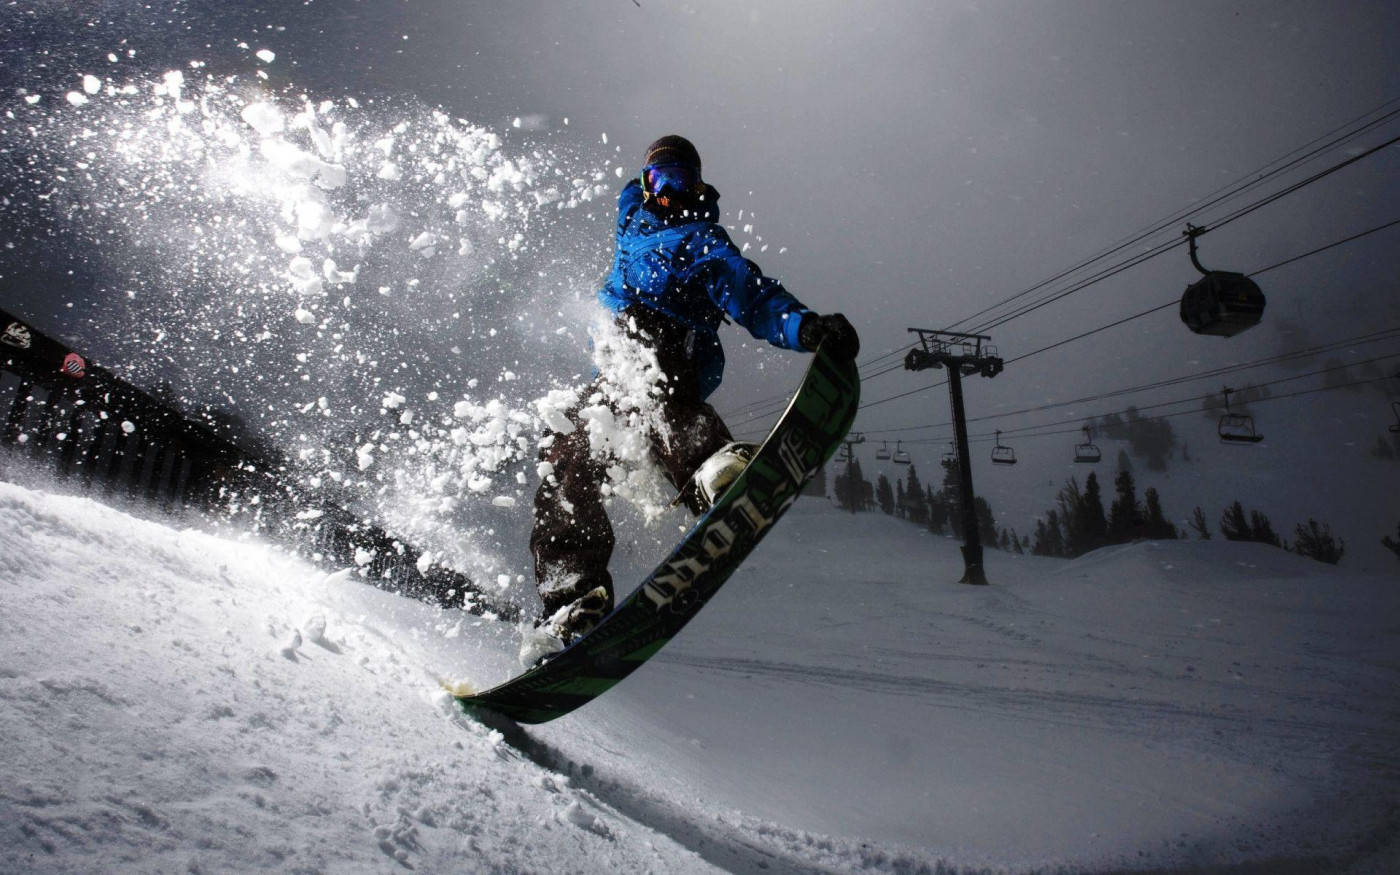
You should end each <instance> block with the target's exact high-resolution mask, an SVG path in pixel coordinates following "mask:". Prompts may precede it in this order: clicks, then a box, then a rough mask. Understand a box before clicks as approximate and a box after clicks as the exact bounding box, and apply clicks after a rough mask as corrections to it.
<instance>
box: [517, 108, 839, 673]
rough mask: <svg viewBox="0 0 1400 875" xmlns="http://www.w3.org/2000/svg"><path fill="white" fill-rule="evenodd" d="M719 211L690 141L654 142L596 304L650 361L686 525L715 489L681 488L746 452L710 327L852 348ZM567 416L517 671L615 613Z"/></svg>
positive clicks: (799, 344) (584, 453) (584, 449)
mask: <svg viewBox="0 0 1400 875" xmlns="http://www.w3.org/2000/svg"><path fill="white" fill-rule="evenodd" d="M718 199H719V193H718V192H716V191H715V189H714V188H713V187H711V186H710V185H708V184H707V183H705V182H704V181H703V180H702V178H701V175H700V155H699V153H698V152H697V151H696V149H695V146H694V145H692V144H691V143H690V141H689V140H687V139H685V138H684V137H680V136H676V135H670V136H665V137H662V138H661V139H659V140H657V141H656V142H654V143H652V144H651V145H650V146H649V147H648V148H647V150H646V156H645V158H644V160H643V161H642V169H641V173H640V175H639V178H637V179H633V180H631V181H629V182H628V183H627V184H626V185H625V186H623V189H622V192H621V193H620V194H619V196H618V202H617V207H618V218H617V248H616V252H615V254H614V257H613V266H612V271H611V273H610V274H609V275H608V277H607V279H606V281H605V282H604V284H603V287H602V289H600V290H599V292H598V300H599V302H600V303H601V304H602V305H603V306H604V307H606V308H607V309H608V310H609V311H611V312H612V313H613V314H615V318H616V320H617V323H618V326H619V328H620V329H621V330H622V331H623V332H625V334H626V335H627V337H629V338H631V340H632V341H635V342H636V343H639V344H641V345H643V346H644V347H646V348H647V349H649V350H651V351H652V352H654V353H655V356H656V363H657V365H658V366H659V368H660V371H661V373H662V380H661V385H660V388H661V389H662V391H660V392H657V393H656V394H655V395H654V396H653V397H655V399H656V403H657V404H658V405H659V409H658V410H657V411H656V413H657V414H658V418H659V420H660V421H661V422H662V423H663V424H664V432H663V431H662V430H657V429H653V430H652V431H651V433H650V434H649V435H648V440H649V444H650V448H651V453H652V456H653V458H654V459H655V461H656V462H658V463H659V464H660V466H661V468H662V469H663V470H664V472H665V474H666V477H667V479H668V480H670V482H671V484H672V485H673V486H675V487H676V489H677V490H680V493H681V497H680V500H681V501H682V502H683V503H685V504H686V505H687V507H689V509H690V510H691V511H692V512H695V513H697V514H698V513H701V512H703V511H704V509H705V507H706V506H707V504H708V499H709V498H712V497H713V492H714V491H715V490H717V489H718V488H719V487H718V484H713V483H712V484H708V485H709V486H710V489H709V490H708V491H707V490H706V489H705V488H704V487H705V486H706V485H707V484H704V483H701V484H699V486H700V488H692V487H688V486H687V484H688V483H689V481H690V480H691V477H692V475H693V474H695V472H696V471H697V469H700V468H701V466H702V465H703V464H704V463H705V462H706V461H707V460H710V459H712V458H715V459H717V460H718V462H719V464H715V463H711V464H710V465H706V466H705V468H706V471H709V470H710V469H712V468H717V469H719V470H720V471H721V472H724V471H726V470H727V471H728V472H730V474H731V476H732V473H733V472H734V471H735V469H736V468H738V467H741V466H742V464H743V463H744V461H746V459H747V457H748V455H749V452H750V449H751V445H739V444H736V443H735V442H734V441H733V438H732V436H731V435H730V433H729V429H728V428H726V427H725V424H724V422H723V421H722V420H721V419H720V417H719V414H718V413H716V412H715V410H714V408H713V407H711V406H710V405H709V404H707V403H706V402H705V399H706V398H707V397H708V396H709V395H710V393H711V392H713V391H714V390H715V388H716V387H717V386H718V385H719V383H720V379H721V377H722V374H723V370H724V351H723V349H722V348H721V346H720V340H719V334H718V329H719V326H720V323H721V322H723V321H727V319H732V320H733V321H735V322H737V323H739V324H740V325H742V326H743V327H744V328H746V329H748V330H749V332H750V333H751V334H752V335H753V336H754V337H756V338H759V339H762V340H766V341H768V342H769V343H771V344H773V345H774V346H778V347H781V348H783V349H791V350H797V351H802V352H811V351H814V350H815V349H816V348H817V346H818V345H819V344H821V343H823V342H825V343H827V344H831V345H832V346H831V348H832V349H833V350H835V351H837V352H838V353H839V354H840V355H841V356H843V357H849V358H854V357H855V356H856V354H857V352H858V351H859V348H860V341H859V339H858V337H857V335H856V331H855V329H854V328H853V327H851V324H850V322H848V321H847V320H846V317H844V316H842V315H841V314H839V313H836V314H831V315H825V316H823V315H818V314H816V313H814V312H812V311H811V310H809V309H807V308H806V307H805V306H803V305H802V304H801V303H800V302H799V301H798V300H797V299H796V298H794V297H793V296H792V295H791V294H789V293H788V291H787V290H786V289H784V288H783V286H782V285H781V284H780V283H779V282H778V281H777V280H774V279H772V278H770V277H766V276H764V275H763V273H762V271H761V270H760V269H759V267H758V265H756V264H754V263H753V262H752V261H750V260H748V259H746V258H744V256H743V255H742V254H741V253H740V251H739V248H738V247H737V246H735V245H734V243H733V242H732V241H731V240H730V239H729V235H728V234H727V233H725V231H724V229H723V228H722V227H721V226H720V225H719V224H718V220H719V208H718V205H717V201H718ZM726 317H727V319H726ZM605 377H606V375H602V376H601V377H600V379H603V378H605ZM568 418H569V420H570V421H571V422H572V423H573V425H574V428H573V430H572V431H570V432H568V433H556V434H552V435H549V436H547V438H546V440H545V441H544V442H543V445H544V449H543V451H542V452H541V461H543V462H545V463H547V464H546V465H545V466H544V467H543V469H542V470H544V471H547V472H550V473H548V474H546V475H545V476H544V478H543V482H541V484H540V486H539V490H538V491H537V493H536V495H535V520H534V528H533V530H532V532H531V535H530V550H531V552H532V553H533V555H534V560H535V579H536V585H537V586H538V587H539V593H540V600H541V602H543V605H544V610H543V613H542V615H541V617H540V619H539V621H538V622H537V623H536V626H535V629H534V631H533V632H532V633H530V634H527V635H526V636H525V641H524V642H523V644H522V647H521V654H520V656H521V661H522V663H524V664H526V665H527V666H528V665H531V664H533V663H535V662H537V661H538V660H539V659H540V658H542V657H544V656H547V655H549V654H550V653H552V652H556V651H558V650H561V649H563V648H564V647H566V646H568V645H569V644H570V643H572V642H573V641H574V640H576V639H578V638H579V637H581V636H583V635H584V634H586V633H587V632H588V631H589V630H590V629H592V628H593V627H594V626H595V625H597V623H598V621H599V620H601V619H602V618H603V617H605V616H606V615H607V614H608V613H609V612H610V611H611V610H612V606H613V586H612V577H611V575H610V574H609V573H608V560H609V557H610V556H611V555H612V550H613V544H614V536H613V530H612V525H611V524H610V522H609V521H608V517H607V513H606V511H605V510H604V507H603V499H602V493H601V487H602V484H603V481H604V479H605V477H606V473H607V463H606V461H605V460H603V459H599V458H595V457H594V455H593V454H592V452H591V451H590V447H589V436H588V429H587V427H586V425H585V424H584V423H583V421H582V420H581V419H580V417H579V408H578V407H575V408H574V409H572V410H570V411H569V412H568ZM720 476H723V474H721V475H720Z"/></svg>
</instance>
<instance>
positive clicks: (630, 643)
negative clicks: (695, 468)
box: [456, 349, 860, 723]
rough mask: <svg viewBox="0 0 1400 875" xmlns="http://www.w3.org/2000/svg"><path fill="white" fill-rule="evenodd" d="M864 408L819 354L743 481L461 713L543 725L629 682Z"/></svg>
mask: <svg viewBox="0 0 1400 875" xmlns="http://www.w3.org/2000/svg"><path fill="white" fill-rule="evenodd" d="M859 402H860V374H859V372H858V371H857V369H856V365H855V362H853V361H849V360H846V361H840V360H837V359H835V358H833V357H832V356H831V355H830V354H828V353H827V352H825V351H824V350H821V349H819V350H818V351H817V353H816V355H815V356H814V357H813V360H812V364H811V366H810V367H809V368H808V369H807V373H806V375H805V376H804V377H803V379H802V383H801V385H800V386H799V387H798V390H797V393H796V394H795V395H794V396H793V399H792V401H791V402H790V403H789V404H788V407H787V410H786V411H784V413H783V415H782V417H780V418H779V420H778V424H777V425H776V426H774V428H773V431H772V432H770V433H769V435H768V438H767V439H766V440H765V441H764V442H763V444H762V445H761V446H760V447H759V449H758V451H757V452H756V453H755V454H754V457H753V459H752V461H750V462H749V464H748V465H747V466H746V467H745V468H744V471H743V473H741V474H740V475H739V477H738V478H737V479H736V480H735V481H734V482H733V483H732V484H730V486H729V488H728V489H726V490H725V492H724V494H723V495H721V496H720V497H719V500H718V501H716V502H715V504H714V506H713V507H711V508H710V509H709V511H707V512H706V513H705V515H704V516H703V517H701V518H700V519H699V520H698V521H697V522H696V523H695V525H694V526H693V527H692V528H691V529H690V531H689V532H687V533H686V535H685V537H684V538H683V539H682V540H681V543H680V545H679V546H677V547H676V548H675V549H674V550H673V551H671V554H670V555H669V556H667V557H666V559H665V560H664V561H663V562H662V563H661V564H660V565H658V566H657V567H656V569H655V570H654V571H652V573H651V574H650V575H648V576H647V578H646V579H645V580H644V581H642V584H641V585H640V586H638V587H637V588H636V589H635V590H633V591H632V593H631V594H630V595H628V596H627V597H626V598H625V599H623V600H622V602H621V603H620V604H619V605H618V606H617V608H616V609H614V610H613V612H612V613H611V614H609V615H608V616H607V617H605V618H604V619H603V621H602V622H601V623H599V624H598V626H596V627H595V628H594V629H593V630H592V631H590V632H589V633H588V634H587V635H585V636H584V637H583V638H581V639H579V640H578V641H576V642H575V643H574V644H573V645H571V646H570V647H568V648H567V649H565V650H564V651H562V652H561V653H559V654H558V655H557V656H555V657H553V658H552V659H550V660H549V661H547V662H545V663H543V664H542V665H538V666H536V667H534V668H532V669H530V670H529V671H527V672H525V673H524V674H522V675H520V676H519V677H517V678H515V679H513V680H510V681H507V682H505V683H503V684H501V685H500V686H497V687H495V688H493V689H490V690H487V691H485V692H483V693H479V694H476V695H469V696H456V699H457V701H458V702H459V703H460V704H461V706H462V707H463V709H465V710H466V711H467V713H469V714H478V715H481V716H487V717H489V716H493V715H499V716H505V717H509V718H510V719H512V720H515V721H517V722H519V723H544V722H546V721H549V720H553V719H555V718H556V717H562V716H563V715H565V714H568V713H569V712H570V711H573V710H574V709H575V708H578V707H580V706H581V705H585V704H587V703H588V702H590V701H592V700H593V699H595V698H597V697H598V696H600V695H602V694H603V693H605V692H607V691H608V690H609V689H611V688H612V687H613V686H614V685H615V684H617V683H618V682H619V681H621V680H622V679H623V678H625V677H627V675H629V674H631V673H632V672H633V671H634V670H635V669H636V668H637V667H638V666H640V665H641V664H642V663H644V662H646V661H647V660H648V659H650V658H651V657H652V656H653V655H655V654H656V652H657V651H658V650H660V649H661V648H662V647H664V646H665V645H666V642H668V641H670V640H671V638H672V637H674V636H675V634H676V633H677V632H679V631H680V630H681V628H682V627H684V626H685V624H686V623H687V622H689V621H690V619H691V618H692V617H694V616H695V615H696V614H697V613H699V611H700V609H701V608H702V607H704V605H705V603H706V602H707V601H709V599H710V597H711V596H713V595H714V594H715V592H716V591H718V590H719V588H720V587H721V586H722V585H724V582H725V581H726V580H728V579H729V576H730V575H731V574H733V573H734V570H735V569H736V568H738V567H739V565H740V564H741V563H742V562H743V561H744V559H745V558H746V557H747V556H748V555H749V553H750V552H751V551H752V550H753V548H754V547H755V546H757V544H758V542H759V541H760V540H762V538H763V536H764V535H765V534H767V533H768V531H769V530H770V529H771V528H772V527H773V524H774V523H775V522H777V520H778V518H779V517H781V516H782V515H783V513H784V512H786V511H787V509H788V508H789V507H790V506H791V505H792V503H793V501H795V500H796V499H797V496H798V494H799V493H801V491H802V487H803V486H805V485H806V484H807V482H808V481H810V480H811V479H812V477H813V476H815V475H816V472H817V471H818V470H819V469H820V468H821V466H822V465H823V464H825V462H826V460H827V459H829V458H830V457H831V455H832V454H833V453H834V452H835V451H836V448H837V447H838V446H839V445H840V443H841V440H842V438H844V437H845V436H846V432H847V431H849V430H850V427H851V423H852V422H853V421H854V420H855V415H856V408H857V407H858V405H859Z"/></svg>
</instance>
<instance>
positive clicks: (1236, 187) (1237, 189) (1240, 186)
mask: <svg viewBox="0 0 1400 875" xmlns="http://www.w3.org/2000/svg"><path fill="white" fill-rule="evenodd" d="M1396 102H1400V98H1394V99H1391V100H1389V101H1386V102H1385V103H1383V104H1381V105H1380V106H1379V107H1377V108H1375V109H1373V110H1371V111H1369V112H1366V113H1363V114H1362V115H1360V116H1358V117H1357V118H1355V119H1352V120H1351V121H1349V122H1346V123H1345V124H1343V125H1341V126H1339V127H1337V128H1334V129H1332V131H1329V132H1328V133H1326V134H1323V135H1322V136H1321V137H1318V138H1316V139H1314V140H1312V141H1310V142H1308V143H1305V144H1304V145H1302V146H1300V147H1298V148H1297V149H1294V150H1293V151H1292V152H1289V153H1287V154H1285V155H1283V156H1281V157H1279V158H1276V159H1274V160H1273V161H1271V162H1269V164H1265V165H1264V167H1263V168H1260V170H1259V171H1255V173H1259V174H1260V175H1258V176H1257V177H1256V178H1254V179H1250V180H1249V181H1247V182H1246V181H1245V180H1246V179H1247V177H1249V176H1253V175H1254V174H1253V173H1251V174H1246V176H1244V177H1240V178H1239V179H1237V180H1235V181H1234V182H1231V183H1228V184H1226V185H1225V186H1222V187H1221V188H1219V189H1216V190H1215V192H1212V193H1211V194H1208V195H1206V197H1205V198H1202V199H1201V200H1199V201H1197V202H1196V203H1195V204H1192V205H1191V206H1189V207H1187V208H1185V209H1183V210H1178V211H1177V212H1176V213H1173V214H1172V215H1170V216H1168V217H1167V218H1165V219H1162V220H1159V221H1158V222H1156V223H1155V224H1152V225H1150V226H1149V227H1148V228H1147V229H1145V230H1143V231H1140V232H1138V233H1137V234H1135V235H1132V236H1130V237H1129V238H1128V239H1126V240H1124V241H1122V242H1121V243H1118V244H1116V245H1114V246H1112V247H1111V248H1109V249H1107V250H1105V251H1103V252H1101V253H1099V254H1098V255H1095V256H1093V257H1091V258H1088V259H1086V260H1084V261H1082V262H1080V263H1079V264H1076V265H1074V266H1073V267H1070V268H1067V269H1065V270H1063V271H1061V272H1059V273H1057V274H1055V275H1054V276H1052V277H1049V278H1047V279H1044V280H1041V281H1040V282H1038V283H1036V284H1035V285H1033V286H1031V287H1030V288H1028V289H1025V290H1023V291H1021V292H1018V293H1016V294H1014V295H1012V296H1010V297H1008V298H1005V299H1003V300H1001V301H999V302H997V303H995V304H992V305H991V306H989V307H985V308H983V309H982V310H979V311H978V312H976V313H974V314H972V315H971V316H968V317H966V318H964V319H960V320H958V321H957V322H954V323H953V324H952V325H950V326H948V327H949V328H950V329H951V328H956V327H957V326H959V325H962V324H963V323H965V322H970V321H972V320H973V319H976V318H977V317H978V316H982V315H984V314H986V313H989V312H991V311H993V310H995V309H997V308H998V307H1002V306H1005V305H1006V304H1009V303H1011V302H1012V301H1015V300H1018V299H1019V298H1023V297H1025V296H1026V295H1028V294H1030V293H1032V292H1034V291H1036V290H1038V289H1041V288H1044V287H1045V286H1048V285H1050V284H1051V283H1054V282H1056V281H1058V280H1061V279H1064V278H1065V277H1067V276H1069V275H1070V274H1072V273H1075V272H1077V271H1079V270H1082V269H1083V268H1085V267H1088V266H1089V265H1091V264H1094V263H1095V262H1097V261H1101V260H1103V259H1105V258H1107V257H1108V256H1110V255H1113V254H1114V253H1117V252H1121V251H1122V250H1124V249H1126V248H1128V247H1129V246H1132V245H1133V244H1135V243H1138V242H1141V241H1143V240H1145V239H1147V238H1148V237H1151V236H1152V235H1153V234H1156V233H1159V232H1160V231H1162V230H1164V229H1166V228H1170V227H1173V226H1174V225H1176V224H1177V223H1179V222H1180V221H1181V220H1182V219H1184V218H1186V217H1188V216H1190V215H1191V214H1193V213H1196V212H1200V211H1201V210H1205V209H1208V208H1210V207H1212V206H1215V205H1216V204H1218V203H1221V202H1223V201H1225V200H1228V199H1230V198H1232V197H1235V196H1237V195H1240V194H1243V193H1244V192H1246V191H1248V190H1249V189H1251V188H1254V187H1255V186H1258V185H1260V184H1262V183H1263V182H1264V181H1266V180H1268V179H1270V178H1271V177H1273V176H1276V175H1278V174H1280V173H1283V172H1285V171H1287V170H1291V169H1292V168H1294V167H1297V166H1299V165H1300V164H1302V163H1304V162H1306V161H1308V160H1311V159H1312V158H1315V157H1316V156H1317V155H1319V154H1321V153H1323V152H1325V151H1327V150H1329V149H1333V148H1335V147H1337V146H1339V145H1341V144H1343V143H1345V142H1347V141H1348V140H1351V139H1355V138H1356V137H1358V136H1360V135H1361V134H1363V133H1365V132H1366V131H1368V130H1371V129H1372V128H1375V127H1378V126H1380V125H1382V124H1384V123H1385V122H1387V121H1390V120H1391V119H1392V118H1395V117H1396V116H1397V115H1400V109H1396V110H1392V111H1390V112H1388V113H1386V114H1385V115H1383V116H1381V117H1380V118H1378V119H1374V120H1373V121H1371V122H1368V123H1367V124H1365V125H1363V126H1361V127H1360V128H1357V129H1356V130H1354V131H1351V132H1349V133H1346V134H1343V135H1342V136H1339V137H1337V138H1335V139H1332V140H1329V141H1327V142H1325V143H1323V144H1322V145H1321V146H1318V147H1317V148H1315V149H1312V150H1311V151H1308V152H1307V153H1306V154H1304V155H1302V156H1300V157H1298V158H1295V159H1294V160H1292V161H1289V162H1288V163H1286V164H1284V165H1282V166H1280V167H1277V168H1275V169H1273V170H1268V168H1269V167H1270V166H1271V165H1273V164H1277V163H1278V162H1279V161H1283V160H1284V159H1286V158H1288V157H1290V156H1291V155H1293V154H1295V153H1297V152H1300V151H1303V150H1305V149H1308V148H1309V147H1310V146H1312V145H1313V144H1314V143H1317V142H1318V141H1319V140H1325V139H1326V138H1328V137H1330V136H1332V134H1333V133H1336V132H1337V131H1339V130H1343V129H1345V128H1348V127H1351V126H1352V125H1354V124H1356V123H1357V122H1359V121H1361V120H1362V119H1364V118H1366V117H1367V116H1369V115H1372V114H1374V113H1376V112H1379V111H1381V110H1382V109H1384V108H1385V107H1387V106H1389V105H1391V104H1393V103H1396ZM1220 192H1224V193H1223V194H1219V196H1216V195H1217V194H1218V193H1220ZM981 330H983V329H980V328H979V329H974V330H973V333H977V332H980V331H981Z"/></svg>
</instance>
